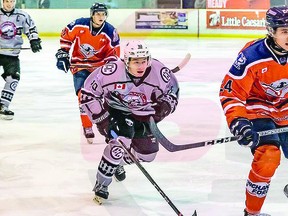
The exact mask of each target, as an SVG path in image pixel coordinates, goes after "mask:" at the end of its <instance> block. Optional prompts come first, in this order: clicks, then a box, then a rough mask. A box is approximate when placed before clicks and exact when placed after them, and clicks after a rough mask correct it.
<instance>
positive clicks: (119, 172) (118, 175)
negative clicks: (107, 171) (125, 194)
mask: <svg viewBox="0 0 288 216" xmlns="http://www.w3.org/2000/svg"><path fill="white" fill-rule="evenodd" d="M125 173H126V172H125V169H124V167H123V166H122V165H118V167H117V169H116V171H115V173H114V177H115V179H116V181H119V182H120V181H123V180H124V179H125V178H126V174H125Z"/></svg>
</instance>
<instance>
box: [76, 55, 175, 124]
mask: <svg viewBox="0 0 288 216" xmlns="http://www.w3.org/2000/svg"><path fill="white" fill-rule="evenodd" d="M151 62H152V63H151V67H148V68H147V70H146V72H145V74H144V76H143V77H141V78H139V79H138V80H137V79H135V78H133V79H132V78H131V76H129V74H128V72H127V71H126V66H125V64H124V62H123V60H118V61H115V62H111V63H109V64H106V65H103V66H102V67H99V68H97V69H96V70H95V71H94V72H92V73H91V74H90V76H89V77H88V78H87V79H86V81H85V83H84V87H83V89H82V90H83V91H82V94H83V92H84V94H85V95H81V98H80V103H81V107H82V108H83V109H84V111H85V113H86V114H87V115H88V116H89V117H90V119H92V114H99V113H100V112H101V111H102V110H103V102H104V103H105V104H107V105H108V106H109V107H112V108H114V109H118V110H122V111H123V112H125V113H129V114H131V113H132V114H134V115H137V116H147V115H153V114H155V111H154V108H153V104H154V103H155V101H156V99H157V98H158V97H159V96H160V95H162V94H171V95H172V96H173V97H175V98H177V99H178V95H179V86H178V82H177V79H176V77H175V75H174V74H173V73H172V72H171V71H170V69H168V68H167V67H165V66H164V65H163V64H162V63H161V62H159V61H157V60H155V59H152V61H151Z"/></svg>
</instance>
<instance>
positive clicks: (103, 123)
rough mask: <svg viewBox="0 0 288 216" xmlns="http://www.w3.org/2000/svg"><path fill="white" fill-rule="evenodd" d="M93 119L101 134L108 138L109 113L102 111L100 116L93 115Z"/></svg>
mask: <svg viewBox="0 0 288 216" xmlns="http://www.w3.org/2000/svg"><path fill="white" fill-rule="evenodd" d="M92 119H93V123H95V124H96V126H97V129H98V131H99V133H100V134H101V135H103V136H105V137H108V128H109V113H108V112H107V111H106V110H102V111H101V112H100V113H99V114H93V115H92Z"/></svg>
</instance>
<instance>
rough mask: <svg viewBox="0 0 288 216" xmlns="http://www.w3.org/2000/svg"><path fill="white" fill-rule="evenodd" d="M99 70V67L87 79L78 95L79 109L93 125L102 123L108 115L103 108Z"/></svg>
mask: <svg viewBox="0 0 288 216" xmlns="http://www.w3.org/2000/svg"><path fill="white" fill-rule="evenodd" d="M99 70H101V67H100V68H98V69H96V70H95V71H94V72H93V73H91V74H90V75H89V76H88V77H87V79H86V80H85V83H84V86H83V88H82V89H81V92H80V95H79V101H80V106H81V109H83V110H84V111H85V113H86V114H87V115H88V116H89V118H90V120H91V121H92V122H93V123H94V124H98V123H100V122H102V121H103V120H104V119H106V118H107V117H108V115H109V114H108V112H107V111H106V110H105V109H104V107H103V94H104V91H103V88H102V84H101V81H100V80H101V76H102V75H101V73H99Z"/></svg>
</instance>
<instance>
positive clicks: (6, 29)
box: [0, 22, 17, 39]
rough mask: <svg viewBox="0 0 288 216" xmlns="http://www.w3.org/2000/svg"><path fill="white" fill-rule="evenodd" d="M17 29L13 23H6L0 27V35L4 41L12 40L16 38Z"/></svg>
mask: <svg viewBox="0 0 288 216" xmlns="http://www.w3.org/2000/svg"><path fill="white" fill-rule="evenodd" d="M16 33H17V28H16V26H15V24H14V23H12V22H4V23H2V24H1V25H0V35H1V38H3V39H12V38H14V37H15V36H16Z"/></svg>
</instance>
